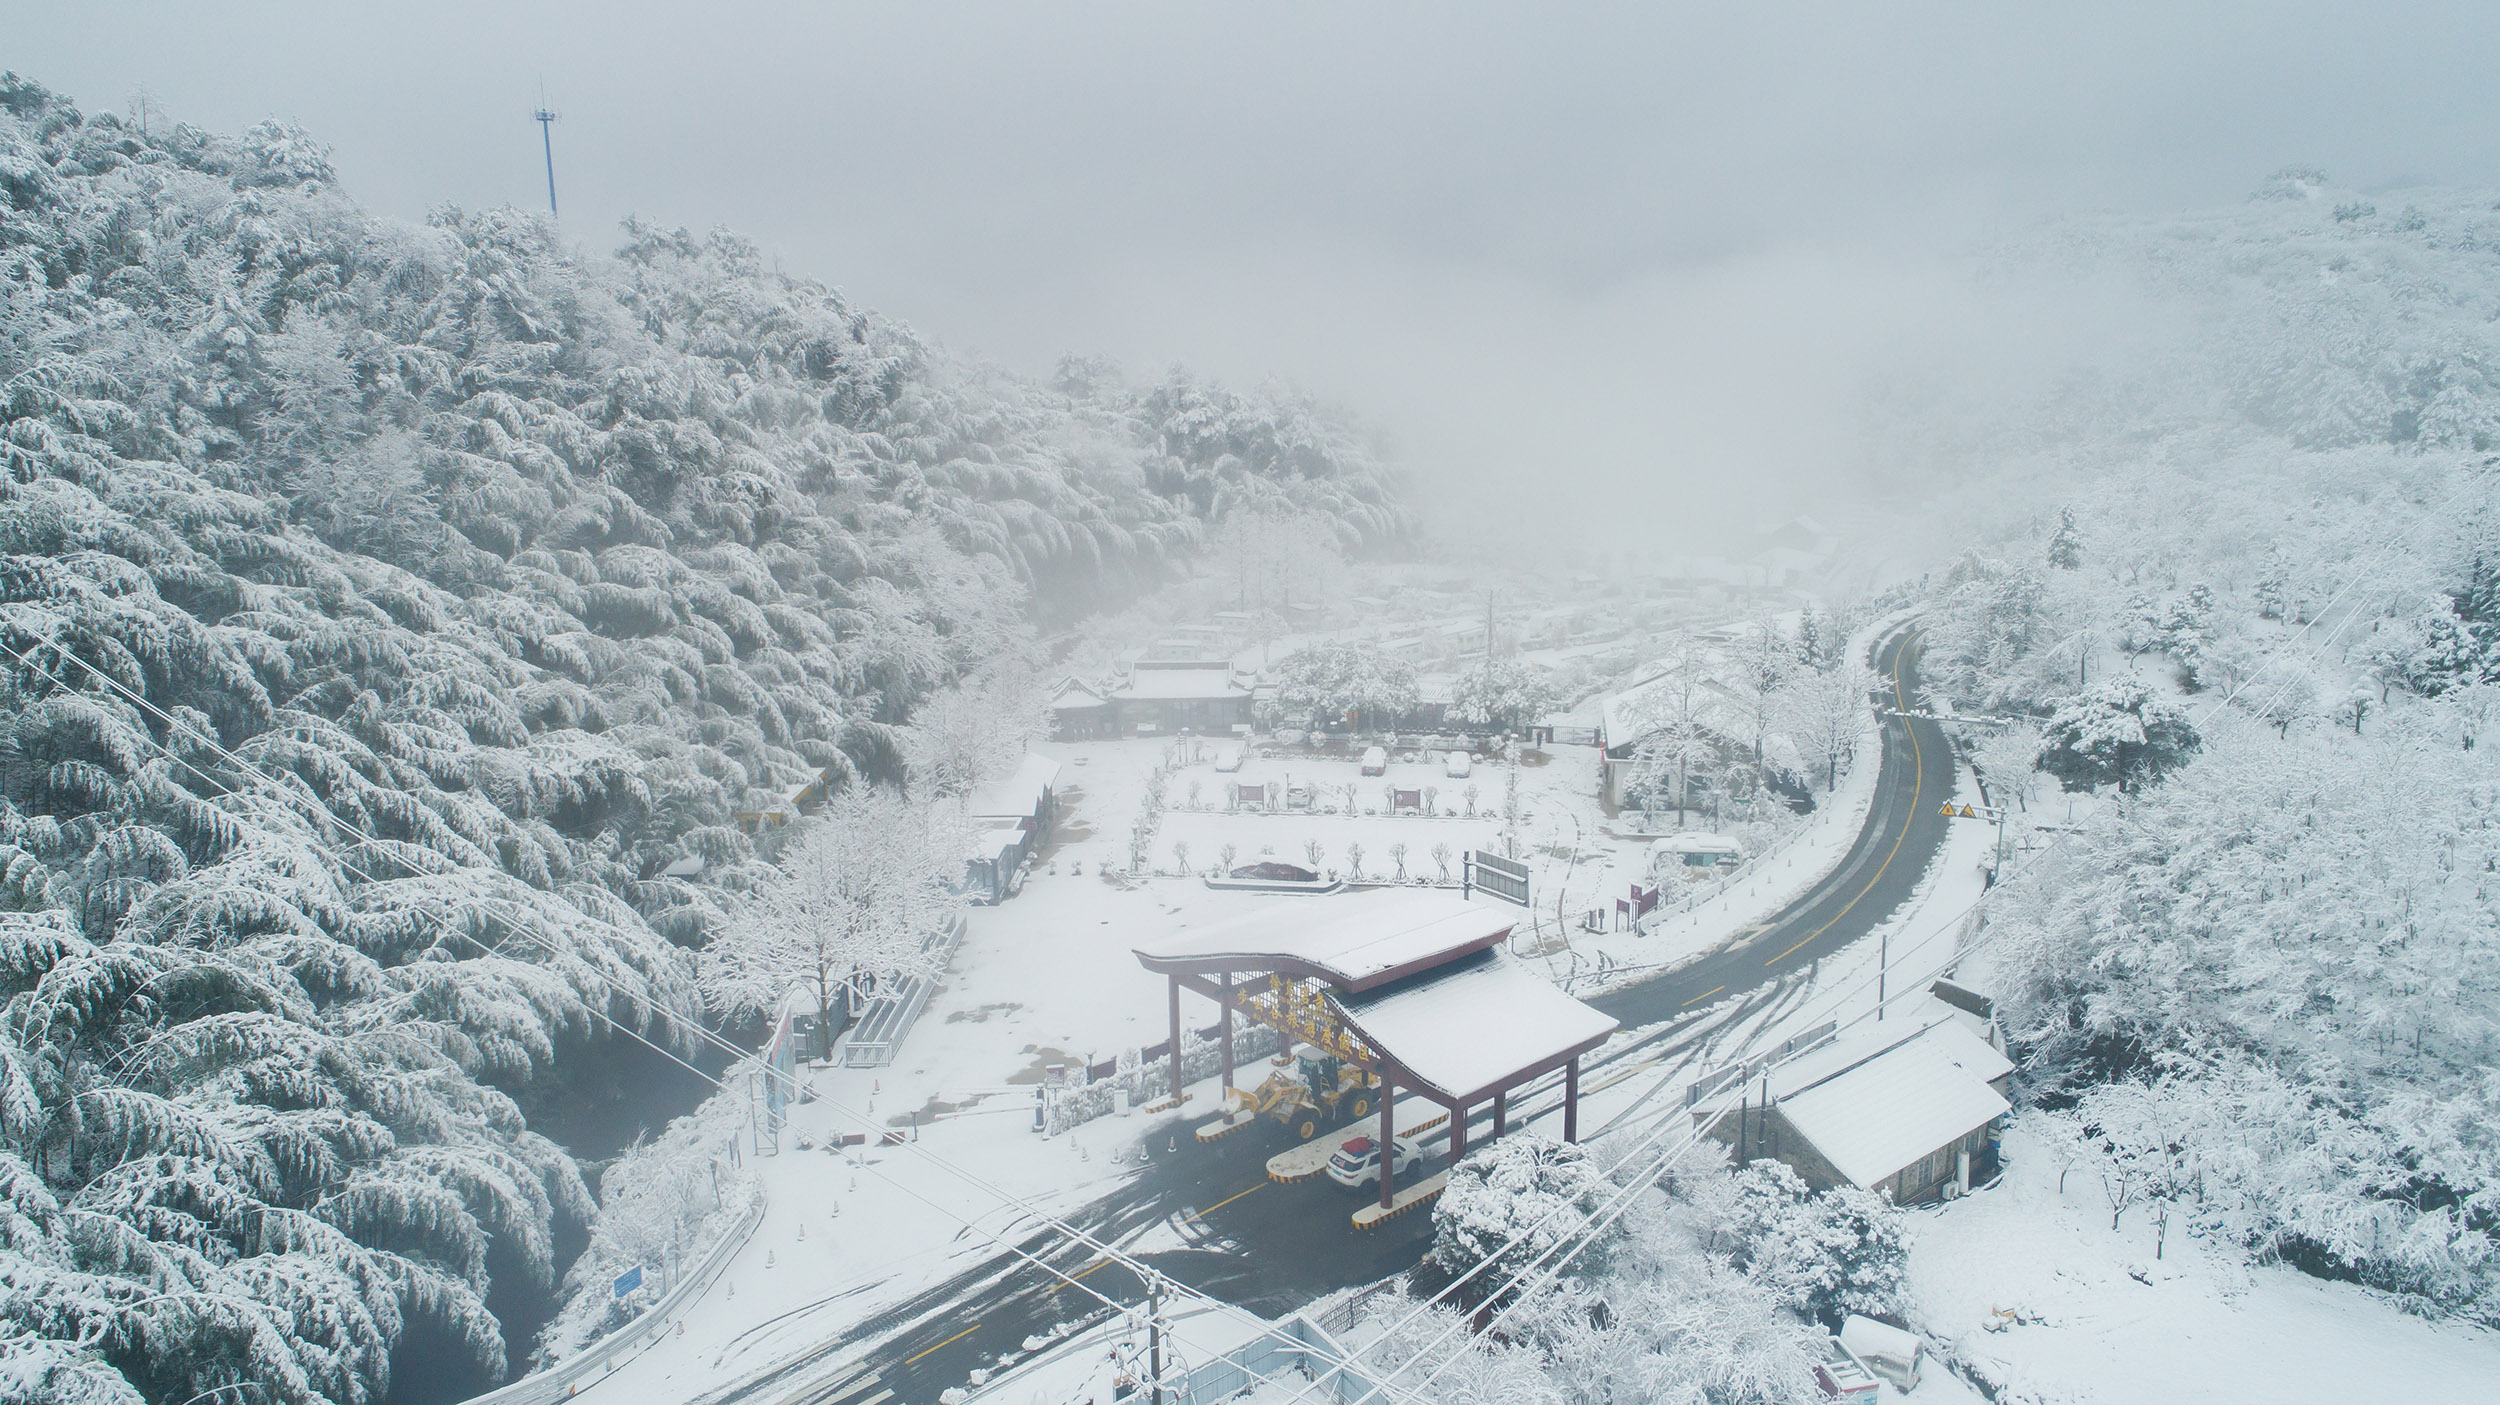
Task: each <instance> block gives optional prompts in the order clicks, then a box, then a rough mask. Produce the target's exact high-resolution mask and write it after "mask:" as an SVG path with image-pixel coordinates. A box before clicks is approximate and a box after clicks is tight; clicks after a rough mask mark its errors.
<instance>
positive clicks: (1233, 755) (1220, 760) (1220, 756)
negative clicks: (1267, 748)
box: [1215, 743, 1242, 772]
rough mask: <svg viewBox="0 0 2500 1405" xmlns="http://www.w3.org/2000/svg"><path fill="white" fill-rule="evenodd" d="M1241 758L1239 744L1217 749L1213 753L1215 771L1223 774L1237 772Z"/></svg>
mask: <svg viewBox="0 0 2500 1405" xmlns="http://www.w3.org/2000/svg"><path fill="white" fill-rule="evenodd" d="M1241 756H1242V747H1241V745H1240V744H1239V743H1235V744H1234V745H1232V746H1227V747H1219V748H1217V750H1216V753H1215V769H1216V770H1218V771H1224V772H1231V771H1238V770H1240V769H1241Z"/></svg>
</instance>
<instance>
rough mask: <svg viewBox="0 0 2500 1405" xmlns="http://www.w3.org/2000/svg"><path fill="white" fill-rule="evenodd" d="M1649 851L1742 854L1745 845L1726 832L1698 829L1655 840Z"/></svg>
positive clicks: (1656, 852) (1660, 852) (1655, 852)
mask: <svg viewBox="0 0 2500 1405" xmlns="http://www.w3.org/2000/svg"><path fill="white" fill-rule="evenodd" d="M1649 851H1650V852H1651V853H1653V854H1741V853H1743V852H1745V846H1744V845H1742V844H1739V843H1737V842H1736V841H1735V840H1733V839H1730V838H1728V837H1727V836H1726V835H1724V834H1712V833H1709V832H1708V831H1706V830H1699V829H1696V830H1689V831H1686V832H1684V833H1681V834H1670V835H1668V836H1667V837H1666V838H1664V839H1659V840H1655V841H1653V842H1652V843H1651V844H1650V846H1649Z"/></svg>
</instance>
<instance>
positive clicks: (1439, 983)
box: [1336, 949, 1617, 1102]
mask: <svg viewBox="0 0 2500 1405" xmlns="http://www.w3.org/2000/svg"><path fill="white" fill-rule="evenodd" d="M1336 1003H1337V1008H1338V1009H1339V1010H1340V1011H1342V1012H1343V1013H1344V1015H1345V1019H1346V1023H1347V1024H1349V1025H1352V1026H1353V1027H1354V1029H1355V1030H1356V1032H1358V1033H1359V1034H1361V1035H1362V1036H1363V1042H1364V1043H1366V1044H1369V1045H1371V1046H1372V1047H1373V1048H1374V1049H1377V1050H1379V1051H1380V1052H1381V1053H1383V1054H1386V1055H1387V1056H1388V1057H1389V1058H1391V1059H1394V1060H1395V1061H1397V1063H1399V1064H1400V1065H1402V1066H1403V1067H1404V1068H1405V1069H1406V1070H1407V1072H1409V1073H1411V1074H1413V1075H1414V1076H1415V1077H1417V1078H1419V1079H1421V1080H1422V1081H1423V1082H1424V1083H1425V1084H1426V1085H1427V1087H1426V1090H1425V1091H1428V1092H1431V1093H1434V1094H1438V1095H1440V1096H1442V1097H1445V1098H1448V1099H1451V1100H1453V1101H1456V1100H1465V1101H1469V1102H1472V1101H1475V1100H1476V1099H1478V1098H1480V1097H1484V1096H1486V1095H1488V1094H1490V1093H1491V1092H1492V1091H1493V1090H1494V1089H1495V1088H1497V1087H1503V1086H1507V1085H1508V1084H1511V1083H1514V1082H1516V1081H1518V1079H1519V1078H1520V1077H1522V1076H1523V1075H1526V1074H1529V1073H1535V1072H1541V1071H1543V1070H1545V1069H1548V1068H1553V1067H1555V1066H1557V1065H1559V1064H1560V1063H1562V1062H1563V1061H1564V1060H1566V1059H1568V1058H1570V1057H1571V1056H1572V1055H1573V1054H1577V1053H1581V1052H1583V1051H1585V1050H1588V1049H1591V1048H1594V1047H1596V1045H1597V1044H1598V1043H1599V1042H1601V1041H1602V1040H1604V1039H1605V1037H1606V1036H1607V1035H1609V1034H1612V1033H1614V1031H1615V1027H1616V1024H1617V1021H1616V1020H1615V1019H1614V1017H1613V1016H1611V1015H1604V1014H1600V1013H1598V1012H1597V1011H1596V1010H1594V1009H1591V1008H1590V1007H1589V1006H1586V1005H1583V1004H1581V1003H1580V1002H1579V1001H1577V1000H1574V999H1572V998H1571V997H1570V996H1568V995H1565V994H1563V993H1562V992H1561V991H1559V990H1556V989H1555V988H1554V987H1553V985H1552V983H1550V982H1548V981H1547V980H1546V979H1545V978H1544V977H1542V976H1539V975H1538V974H1536V973H1535V972H1534V971H1531V970H1529V969H1528V968H1527V967H1525V966H1522V965H1521V964H1519V962H1518V961H1517V960H1516V959H1515V958H1513V957H1512V956H1511V955H1510V954H1509V953H1508V952H1505V951H1499V950H1493V949H1486V950H1482V951H1478V952H1475V953H1474V954H1472V955H1468V956H1464V957H1461V958H1459V959H1458V960H1456V961H1451V962H1448V963H1445V964H1442V965H1439V966H1435V967H1432V968H1431V969H1429V970H1426V971H1424V972H1423V973H1421V974H1419V975H1415V976H1410V977H1408V978H1407V979H1405V980H1402V981H1398V982H1396V983H1394V984H1391V985H1387V986H1384V987H1382V988H1380V989H1378V990H1375V991H1372V992H1370V993H1368V994H1360V995H1341V996H1339V997H1338V998H1337V1002H1336Z"/></svg>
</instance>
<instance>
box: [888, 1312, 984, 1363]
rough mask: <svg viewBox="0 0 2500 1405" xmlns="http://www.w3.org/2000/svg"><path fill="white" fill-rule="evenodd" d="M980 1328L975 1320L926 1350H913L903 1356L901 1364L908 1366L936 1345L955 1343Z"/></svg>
mask: <svg viewBox="0 0 2500 1405" xmlns="http://www.w3.org/2000/svg"><path fill="white" fill-rule="evenodd" d="M980 1330H981V1324H980V1323H978V1322H975V1323H973V1324H972V1325H971V1326H969V1327H966V1328H965V1329H963V1330H962V1331H960V1332H957V1333H956V1334H955V1335H953V1336H951V1337H948V1338H947V1339H946V1340H945V1341H942V1342H939V1343H938V1344H937V1346H933V1347H930V1348H928V1349H927V1350H925V1351H916V1352H913V1353H912V1354H911V1355H909V1356H906V1357H904V1358H903V1364H904V1365H906V1366H909V1365H910V1364H912V1363H913V1362H915V1361H918V1360H919V1359H920V1358H921V1357H924V1356H926V1355H928V1354H929V1352H932V1351H936V1350H937V1349H938V1347H945V1346H952V1345H953V1344H955V1343H956V1342H959V1341H962V1340H963V1339H964V1338H966V1337H969V1336H971V1335H972V1334H973V1333H975V1332H978V1331H980Z"/></svg>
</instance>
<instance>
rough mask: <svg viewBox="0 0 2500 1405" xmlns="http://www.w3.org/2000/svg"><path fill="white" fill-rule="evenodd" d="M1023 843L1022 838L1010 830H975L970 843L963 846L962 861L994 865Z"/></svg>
mask: <svg viewBox="0 0 2500 1405" xmlns="http://www.w3.org/2000/svg"><path fill="white" fill-rule="evenodd" d="M1023 842H1024V836H1023V835H1021V834H1019V833H1017V832H1016V831H1015V830H1012V829H983V830H976V831H974V832H973V836H972V842H971V843H969V844H967V845H965V846H964V859H965V861H966V862H968V863H996V862H998V861H999V860H1000V859H1002V858H1005V857H1006V856H1007V854H1008V852H1009V851H1010V850H1013V849H1014V848H1015V847H1016V846H1017V845H1018V844H1021V843H1023Z"/></svg>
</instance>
